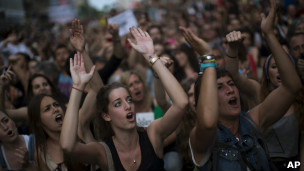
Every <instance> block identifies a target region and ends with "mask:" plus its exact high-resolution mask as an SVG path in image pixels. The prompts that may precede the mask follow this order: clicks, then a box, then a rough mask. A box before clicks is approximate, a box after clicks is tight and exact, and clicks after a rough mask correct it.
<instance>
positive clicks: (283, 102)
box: [249, 0, 302, 131]
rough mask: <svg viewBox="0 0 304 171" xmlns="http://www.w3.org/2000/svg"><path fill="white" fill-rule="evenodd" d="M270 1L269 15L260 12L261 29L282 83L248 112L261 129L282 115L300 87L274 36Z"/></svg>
mask: <svg viewBox="0 0 304 171" xmlns="http://www.w3.org/2000/svg"><path fill="white" fill-rule="evenodd" d="M270 2H271V8H270V12H269V15H268V16H267V17H265V15H264V14H262V23H261V29H262V31H263V33H264V35H265V38H266V41H267V43H268V46H269V48H270V50H271V52H272V54H273V57H274V60H275V62H276V65H277V67H278V70H279V73H280V77H281V81H282V85H281V86H279V87H278V88H277V89H275V90H273V91H272V92H271V93H270V94H269V95H268V96H267V97H266V99H265V100H264V101H263V103H261V104H260V105H259V106H257V107H256V108H254V110H252V111H251V112H250V113H249V114H250V116H251V117H252V118H253V120H254V122H255V123H256V124H257V126H259V128H261V130H262V131H263V130H265V128H268V127H269V126H270V125H272V124H273V123H275V122H276V121H278V120H279V119H280V118H282V117H283V115H284V114H285V113H286V111H287V110H288V108H289V107H290V105H291V104H292V103H293V101H294V99H295V97H296V94H297V92H298V91H299V90H300V89H301V87H302V85H301V81H300V79H299V77H298V75H297V72H296V70H295V67H294V66H293V64H292V62H291V60H290V58H289V57H288V55H287V54H286V52H285V51H284V50H283V48H282V46H281V45H280V43H279V41H278V40H277V38H276V37H275V34H274V29H273V28H274V22H275V17H276V1H275V0H270Z"/></svg>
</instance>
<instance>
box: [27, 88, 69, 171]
mask: <svg viewBox="0 0 304 171" xmlns="http://www.w3.org/2000/svg"><path fill="white" fill-rule="evenodd" d="M59 101H60V100H59V99H58V98H57V97H55V96H53V95H46V94H39V95H37V96H34V97H33V98H32V99H31V101H30V103H29V105H28V115H29V120H30V123H29V125H30V127H31V131H32V132H33V133H34V134H35V148H36V150H35V151H36V156H39V158H40V157H43V158H44V160H45V161H46V154H47V140H48V138H53V136H54V135H58V134H59V135H60V132H61V128H62V124H63V123H62V122H63V118H64V114H65V110H66V108H65V105H64V104H63V103H59ZM40 162H41V161H40V160H38V163H37V164H38V168H40V165H41V163H40Z"/></svg>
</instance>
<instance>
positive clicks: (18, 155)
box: [0, 68, 35, 170]
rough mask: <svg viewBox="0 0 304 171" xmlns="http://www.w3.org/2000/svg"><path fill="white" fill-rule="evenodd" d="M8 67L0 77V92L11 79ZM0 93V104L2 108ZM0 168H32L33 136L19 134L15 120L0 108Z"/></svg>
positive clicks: (11, 75) (11, 73) (11, 74)
mask: <svg viewBox="0 0 304 171" xmlns="http://www.w3.org/2000/svg"><path fill="white" fill-rule="evenodd" d="M13 75H14V74H13V72H12V71H11V70H10V68H9V69H8V70H7V71H6V72H5V73H4V74H2V75H1V77H0V92H2V88H3V86H4V85H5V84H8V83H9V81H11V80H12V79H13V77H14V76H13ZM2 100H3V97H2V94H1V101H0V103H1V106H0V108H1V109H3V108H4V104H3V101H2ZM0 143H1V145H0V170H2V169H5V170H20V169H22V170H23V169H24V170H26V169H34V170H35V168H34V157H33V156H34V155H33V154H34V138H33V136H32V135H31V136H28V135H19V133H18V130H17V127H16V124H15V122H14V121H13V120H12V119H11V118H10V117H9V116H8V115H7V113H6V112H5V111H4V110H0Z"/></svg>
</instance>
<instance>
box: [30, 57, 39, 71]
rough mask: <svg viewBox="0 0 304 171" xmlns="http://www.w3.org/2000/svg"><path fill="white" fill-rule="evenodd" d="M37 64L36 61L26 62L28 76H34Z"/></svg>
mask: <svg viewBox="0 0 304 171" xmlns="http://www.w3.org/2000/svg"><path fill="white" fill-rule="evenodd" d="M38 63H39V62H38V61H37V60H36V59H31V60H30V61H29V62H28V65H27V66H28V70H29V74H30V75H34V74H35V73H36V70H35V67H36V65H37V64H38Z"/></svg>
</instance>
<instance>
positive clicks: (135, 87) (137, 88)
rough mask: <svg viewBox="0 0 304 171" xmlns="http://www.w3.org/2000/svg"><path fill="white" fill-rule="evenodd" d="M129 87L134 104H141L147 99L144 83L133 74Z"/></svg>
mask: <svg viewBox="0 0 304 171" xmlns="http://www.w3.org/2000/svg"><path fill="white" fill-rule="evenodd" d="M128 87H129V90H130V92H131V95H132V99H133V101H134V102H139V101H141V100H143V99H144V97H145V89H144V84H143V82H142V81H141V80H140V79H139V77H138V76H137V75H134V74H131V75H130V78H129V80H128Z"/></svg>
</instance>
